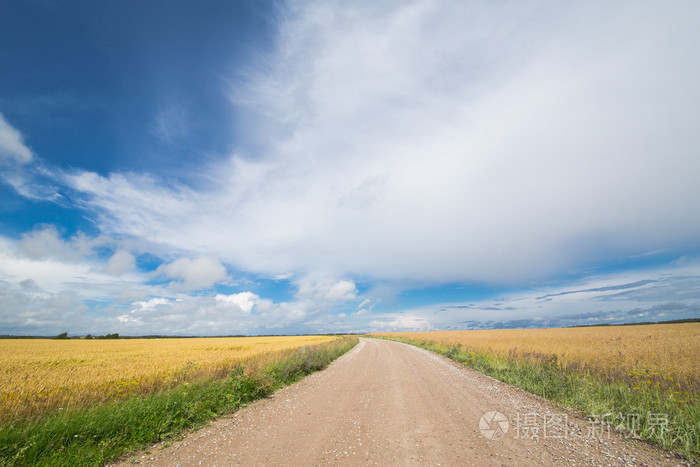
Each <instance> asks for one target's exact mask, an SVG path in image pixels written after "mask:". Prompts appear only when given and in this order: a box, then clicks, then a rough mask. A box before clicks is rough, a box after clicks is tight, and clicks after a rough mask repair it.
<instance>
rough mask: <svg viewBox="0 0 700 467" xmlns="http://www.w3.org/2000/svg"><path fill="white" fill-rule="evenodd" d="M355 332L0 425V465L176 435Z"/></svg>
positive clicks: (60, 459) (268, 389) (104, 454)
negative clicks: (141, 392) (156, 390)
mask: <svg viewBox="0 0 700 467" xmlns="http://www.w3.org/2000/svg"><path fill="white" fill-rule="evenodd" d="M357 342H358V340H357V338H356V337H345V338H340V339H338V340H336V341H332V342H330V343H328V344H323V345H319V346H314V347H302V348H300V349H296V350H294V351H292V352H285V353H283V354H281V355H280V359H279V360H277V361H275V362H274V363H272V364H269V365H267V366H265V367H262V368H257V369H256V368H246V367H245V366H240V367H238V368H236V369H235V370H234V371H233V372H232V373H231V374H230V375H229V376H228V377H227V378H225V379H221V380H214V381H208V382H198V383H189V384H188V383H185V384H182V385H180V386H177V387H175V388H173V389H171V390H168V391H165V392H162V393H160V394H155V395H152V396H147V397H133V398H130V399H127V400H124V401H119V402H113V403H110V404H106V405H98V406H94V407H91V408H86V409H76V410H71V411H64V412H61V413H58V414H53V415H50V416H47V417H45V418H42V419H39V420H34V421H24V420H13V421H10V422H5V423H4V424H3V425H2V426H0V465H71V466H74V465H100V464H103V463H105V462H107V461H109V460H112V459H115V458H118V457H119V456H123V455H125V454H127V453H129V452H132V451H135V450H137V449H140V448H143V447H146V446H148V445H150V444H153V443H155V442H157V441H160V440H163V439H167V438H171V437H175V436H177V435H179V434H182V433H184V432H186V431H188V430H191V429H193V428H197V427H200V426H202V425H205V424H206V423H207V422H209V421H210V420H211V419H213V418H215V417H217V416H219V415H222V414H226V413H231V412H233V411H235V410H236V409H238V408H239V407H241V406H242V405H244V404H246V403H248V402H251V401H254V400H256V399H259V398H261V397H264V396H267V395H269V394H271V393H272V392H274V391H275V390H277V389H279V388H281V387H283V386H286V385H289V384H292V383H294V382H296V381H298V380H300V379H301V378H303V377H304V376H306V375H308V374H310V373H313V372H315V371H318V370H321V369H323V368H325V367H326V366H327V365H328V364H329V363H330V362H332V361H333V360H335V359H336V358H338V357H340V356H341V355H343V354H344V353H346V352H347V351H348V350H350V349H351V348H352V347H354V346H355V344H357Z"/></svg>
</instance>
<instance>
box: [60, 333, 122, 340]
mask: <svg viewBox="0 0 700 467" xmlns="http://www.w3.org/2000/svg"><path fill="white" fill-rule="evenodd" d="M54 339H58V340H62V339H80V337H73V338H71V337H68V333H67V332H62V333H61V334H59V335H58V336H56V337H54ZM83 339H119V333H118V332H115V333H114V334H105V335H104V336H94V337H93V335H92V334H88V335H86V336H85V337H83Z"/></svg>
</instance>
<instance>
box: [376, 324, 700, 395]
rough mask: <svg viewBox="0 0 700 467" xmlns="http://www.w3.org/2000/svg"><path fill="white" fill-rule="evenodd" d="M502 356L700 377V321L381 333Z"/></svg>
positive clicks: (606, 370) (603, 371)
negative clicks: (542, 357) (546, 358)
mask: <svg viewBox="0 0 700 467" xmlns="http://www.w3.org/2000/svg"><path fill="white" fill-rule="evenodd" d="M377 335H380V336H396V337H403V338H409V339H419V340H429V341H434V342H438V343H441V344H446V345H454V344H460V345H462V346H464V347H466V348H469V349H472V350H476V351H484V352H489V353H495V354H498V355H502V356H508V355H517V356H521V357H522V356H526V355H527V354H538V355H545V356H551V355H556V356H557V360H558V362H559V364H560V365H561V366H564V367H573V368H576V369H583V370H587V371H590V372H592V373H596V374H600V375H618V376H619V375H620V374H624V375H626V376H630V375H631V376H635V375H639V374H644V375H652V376H656V377H658V378H670V379H673V380H674V381H684V382H687V383H690V384H691V385H695V384H696V383H697V382H698V381H700V323H678V324H654V325H638V326H599V327H581V328H556V329H500V330H488V331H434V332H430V331H429V332H397V333H381V334H377Z"/></svg>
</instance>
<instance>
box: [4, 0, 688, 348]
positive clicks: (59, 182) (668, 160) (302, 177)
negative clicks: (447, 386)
mask: <svg viewBox="0 0 700 467" xmlns="http://www.w3.org/2000/svg"><path fill="white" fill-rule="evenodd" d="M699 22H700V3H698V2H696V1H683V0H679V1H672V2H661V1H643V0H642V1H638V0H634V1H631V0H630V1H624V0H622V1H619V2H606V1H591V2H551V1H543V2H540V1H535V0H532V1H530V0H529V1H527V2H523V1H507V0H505V1H499V2H477V1H472V0H467V1H464V2H451V1H447V0H445V1H440V0H412V1H401V2H398V1H385V0H371V1H370V0H368V1H364V0H358V1H353V2H345V1H340V0H324V1H320V0H319V1H315V0H309V1H289V2H285V1H281V0H280V1H256V2H230V1H224V0H210V1H205V2H189V1H184V0H168V1H166V0H154V1H149V2H141V1H136V0H124V1H120V2H93V1H89V0H68V1H60V2H59V1H52V0H22V1H2V0H0V200H2V202H1V203H0V334H12V335H56V334H58V333H60V332H64V331H67V332H69V334H70V335H83V334H87V333H91V334H105V333H114V332H118V333H120V334H122V335H149V334H160V335H202V336H207V335H234V334H250V335H258V334H297V333H328V332H368V331H408V330H442V329H493V328H533V327H555V326H573V325H588V324H615V323H630V322H644V321H661V320H672V319H683V318H697V317H700V132H699V131H698V129H699V128H700V110H699V109H700V81H699V80H698V79H697V77H698V75H700V60H698V57H700V30H698V28H697V24H699Z"/></svg>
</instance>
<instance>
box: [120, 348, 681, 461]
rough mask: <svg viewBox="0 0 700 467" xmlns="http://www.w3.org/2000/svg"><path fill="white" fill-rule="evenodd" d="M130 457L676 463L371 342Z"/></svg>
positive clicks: (489, 383)
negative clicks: (225, 414) (269, 393)
mask: <svg viewBox="0 0 700 467" xmlns="http://www.w3.org/2000/svg"><path fill="white" fill-rule="evenodd" d="M494 411H495V412H496V413H493V412H494ZM485 414H486V415H485ZM484 415H485V416H484ZM133 459H137V460H138V462H139V463H140V464H141V465H167V466H177V465H181V466H188V465H218V466H227V465H290V466H306V465H402V466H403V465H478V466H483V465H509V466H511V465H512V466H523V465H685V463H684V462H682V461H681V460H679V459H676V458H674V457H672V456H669V455H667V454H666V453H665V452H662V451H660V450H657V449H654V448H652V447H650V446H648V445H646V444H644V443H641V442H636V441H632V440H627V439H624V438H622V437H621V436H620V435H618V434H616V433H613V432H611V433H607V432H606V430H605V429H604V427H602V426H599V425H596V424H594V423H592V422H589V421H587V420H584V419H580V418H578V417H576V416H575V415H574V414H572V413H567V412H566V411H565V410H564V409H562V408H560V407H557V406H554V405H552V404H549V403H547V402H546V401H543V400H541V399H540V398H538V397H535V396H532V395H530V394H528V393H526V392H524V391H521V390H519V389H515V388H512V387H510V386H507V385H505V384H503V383H501V382H498V381H496V380H493V379H491V378H489V377H487V376H484V375H481V374H479V373H477V372H474V371H471V370H469V369H466V368H463V367H462V366H460V365H457V364H455V363H453V362H450V361H449V360H446V359H444V358H442V357H439V356H436V355H434V354H432V353H430V352H427V351H424V350H422V349H418V348H415V347H411V346H408V345H404V344H399V343H396V342H387V341H380V340H374V339H361V341H360V344H359V345H358V346H357V347H356V348H355V349H353V350H352V351H351V352H349V353H348V354H346V355H345V356H343V357H342V358H340V359H339V360H337V361H336V362H334V363H333V364H332V365H331V366H330V367H329V368H328V369H326V370H325V371H322V372H319V373H316V374H313V375H311V376H309V377H308V378H306V379H304V380H303V381H301V382H299V383H297V384H295V385H293V386H289V387H287V388H284V389H282V390H280V391H278V392H277V393H275V394H274V395H273V396H272V397H270V398H267V399H265V400H262V401H259V402H256V403H254V404H252V405H250V406H248V407H246V408H244V409H242V410H240V411H239V412H237V413H236V414H234V415H231V416H229V417H225V418H222V419H220V420H218V421H216V422H214V423H212V425H211V426H209V427H207V428H204V429H202V430H200V431H198V432H195V433H192V434H191V435H189V436H188V437H186V438H185V439H183V440H181V441H178V442H176V443H174V444H173V445H172V446H168V447H163V446H159V445H156V446H154V447H153V448H152V449H150V451H147V452H142V453H139V454H138V455H132V456H130V457H129V458H128V460H127V462H129V461H132V460H133ZM125 465H126V464H125Z"/></svg>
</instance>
